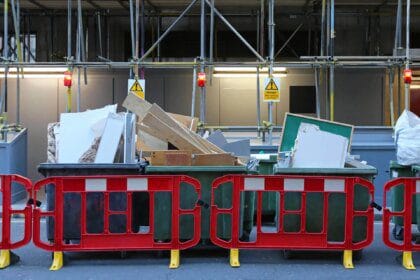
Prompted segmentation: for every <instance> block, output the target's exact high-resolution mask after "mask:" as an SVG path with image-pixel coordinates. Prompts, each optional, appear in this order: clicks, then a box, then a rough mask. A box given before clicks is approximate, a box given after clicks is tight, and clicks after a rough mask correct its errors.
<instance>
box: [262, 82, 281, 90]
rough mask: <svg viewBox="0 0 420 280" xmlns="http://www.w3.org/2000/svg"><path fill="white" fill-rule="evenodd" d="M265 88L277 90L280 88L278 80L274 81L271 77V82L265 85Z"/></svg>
mask: <svg viewBox="0 0 420 280" xmlns="http://www.w3.org/2000/svg"><path fill="white" fill-rule="evenodd" d="M265 90H276V91H278V90H279V88H278V87H277V85H276V82H274V80H273V79H270V82H269V83H268V84H267V86H266V87H265Z"/></svg>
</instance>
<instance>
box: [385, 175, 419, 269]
mask: <svg viewBox="0 0 420 280" xmlns="http://www.w3.org/2000/svg"><path fill="white" fill-rule="evenodd" d="M395 188H403V193H404V195H403V199H404V201H403V209H401V211H398V210H394V209H392V210H391V209H388V208H386V201H387V193H388V192H390V191H391V190H392V189H395ZM418 202H420V178H397V179H394V180H391V181H389V182H387V183H386V184H385V186H384V202H383V203H384V212H383V241H384V243H385V245H387V246H388V247H390V248H392V249H394V250H397V251H401V252H403V256H402V265H403V266H404V267H405V268H406V269H409V270H414V269H416V267H415V266H414V263H413V259H412V251H420V244H418V242H417V240H413V233H412V227H411V224H412V221H413V211H412V209H413V205H414V204H415V203H418ZM396 217H400V218H401V219H402V220H403V234H402V237H403V238H402V240H401V241H399V240H394V241H392V240H391V236H390V224H391V219H392V218H396Z"/></svg>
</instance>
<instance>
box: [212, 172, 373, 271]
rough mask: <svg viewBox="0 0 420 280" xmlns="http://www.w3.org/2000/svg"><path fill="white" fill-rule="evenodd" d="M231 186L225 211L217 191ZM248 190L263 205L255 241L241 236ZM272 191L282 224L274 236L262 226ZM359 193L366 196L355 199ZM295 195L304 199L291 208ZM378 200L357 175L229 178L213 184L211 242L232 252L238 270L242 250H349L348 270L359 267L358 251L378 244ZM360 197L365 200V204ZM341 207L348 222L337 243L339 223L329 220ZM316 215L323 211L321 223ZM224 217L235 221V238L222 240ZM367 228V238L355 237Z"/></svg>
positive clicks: (370, 186) (258, 208) (258, 211)
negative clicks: (334, 235)
mask: <svg viewBox="0 0 420 280" xmlns="http://www.w3.org/2000/svg"><path fill="white" fill-rule="evenodd" d="M226 185H231V186H232V192H233V194H232V204H231V207H226V206H224V207H220V206H218V205H216V204H215V200H214V197H215V193H216V192H217V191H218V189H219V188H221V187H222V186H226ZM247 192H252V193H255V198H256V202H257V203H256V219H257V220H256V236H255V237H254V239H253V240H244V239H243V237H242V236H241V234H240V233H241V227H240V223H241V218H240V217H241V216H240V215H241V207H243V205H241V199H242V198H241V197H244V195H245V193H247ZM267 192H276V193H278V195H279V199H278V211H277V214H276V220H277V222H278V223H277V226H276V229H275V230H274V232H273V231H269V232H268V231H267V230H266V229H265V228H264V226H263V222H262V211H263V210H262V209H263V205H262V204H263V196H264V193H267ZM358 192H360V193H361V194H362V195H355V194H358ZM336 194H339V195H341V196H342V202H340V204H339V205H338V206H337V202H336V201H337V200H336V199H335V198H334V197H333V196H334V195H336ZM290 195H292V196H293V195H294V196H295V198H296V195H297V196H298V197H299V198H298V202H297V203H295V205H294V206H293V207H290V205H288V204H290V203H289V202H290V199H289V198H288V196H290ZM313 195H317V196H318V198H319V199H318V200H317V201H315V202H314V203H312V204H311V203H309V204H308V202H309V199H310V198H311V197H312V196H313ZM373 196H374V186H373V184H372V183H371V182H369V181H367V180H364V179H361V178H356V177H329V176H328V177H320V176H287V175H285V176H283V175H278V176H247V175H227V176H224V177H220V178H218V179H216V180H215V181H214V182H213V185H212V201H211V232H210V234H211V241H212V242H213V243H214V244H215V245H217V246H220V247H222V248H226V249H230V250H231V251H230V264H231V266H233V267H234V266H239V265H240V264H239V249H283V250H343V251H344V258H343V264H344V266H345V267H346V268H353V262H352V252H353V250H361V249H363V248H365V247H367V246H368V245H369V244H371V242H372V241H373V226H374V209H373V208H372V202H373ZM330 197H331V198H330ZM360 197H363V199H362V200H360ZM333 203H335V204H333ZM329 204H331V205H329ZM286 206H287V207H286ZM332 206H333V208H331V207H332ZM308 207H311V208H312V209H308ZM334 207H337V209H334ZM313 209H315V210H313ZM339 209H341V212H342V217H341V216H337V217H338V218H339V219H340V220H343V219H344V221H342V222H343V226H342V233H341V237H340V238H338V239H341V240H334V238H332V239H331V238H329V234H330V232H331V231H330V229H332V228H333V227H334V226H336V225H335V224H334V222H329V218H330V217H329V216H333V214H334V212H339ZM316 211H318V212H319V219H318V220H317V221H316V222H314V221H310V220H308V218H307V217H308V215H311V214H312V213H311V212H316ZM222 216H230V218H231V219H230V220H231V238H230V239H229V240H226V238H220V237H219V236H218V228H217V226H218V219H220V218H221V217H222ZM337 217H336V219H337ZM293 218H295V223H292V222H291V221H292V220H293ZM356 220H358V221H359V223H358V224H357V226H358V227H356V226H354V225H355V224H356V223H355V222H354V221H356ZM309 223H313V225H311V227H314V228H318V229H317V230H308V224H309ZM331 223H332V224H331ZM291 228H292V229H291ZM361 230H363V231H364V236H363V237H361V238H360V237H359V238H355V237H354V235H355V233H357V232H358V231H361Z"/></svg>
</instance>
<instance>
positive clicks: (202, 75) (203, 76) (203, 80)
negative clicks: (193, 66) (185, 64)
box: [197, 72, 206, 87]
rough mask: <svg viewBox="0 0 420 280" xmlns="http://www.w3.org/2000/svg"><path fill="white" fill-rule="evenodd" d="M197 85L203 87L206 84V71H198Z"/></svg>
mask: <svg viewBox="0 0 420 280" xmlns="http://www.w3.org/2000/svg"><path fill="white" fill-rule="evenodd" d="M197 85H198V86H199V87H205V86H206V73H204V72H200V73H198V76H197Z"/></svg>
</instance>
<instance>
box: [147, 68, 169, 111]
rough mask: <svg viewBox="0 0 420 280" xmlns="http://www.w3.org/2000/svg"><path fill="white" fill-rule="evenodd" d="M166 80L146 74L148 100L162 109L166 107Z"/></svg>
mask: <svg viewBox="0 0 420 280" xmlns="http://www.w3.org/2000/svg"><path fill="white" fill-rule="evenodd" d="M149 77H150V78H149ZM164 90H165V87H164V78H163V77H161V76H159V75H153V74H150V75H149V74H147V73H146V100H147V101H149V102H150V103H156V104H158V105H159V106H160V107H164V105H165V96H164V95H165V93H164Z"/></svg>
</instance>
